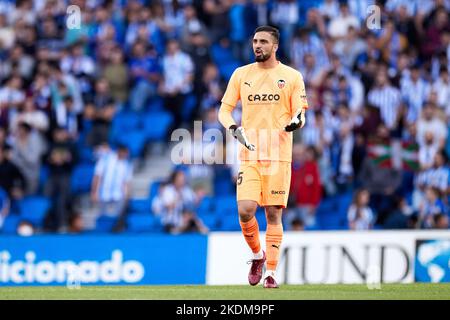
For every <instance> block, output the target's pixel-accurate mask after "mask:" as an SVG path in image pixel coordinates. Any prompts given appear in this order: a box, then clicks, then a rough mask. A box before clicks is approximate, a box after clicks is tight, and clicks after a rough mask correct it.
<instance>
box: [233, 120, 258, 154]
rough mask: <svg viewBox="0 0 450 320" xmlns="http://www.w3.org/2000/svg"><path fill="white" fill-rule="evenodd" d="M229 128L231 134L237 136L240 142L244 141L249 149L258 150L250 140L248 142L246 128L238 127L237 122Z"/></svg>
mask: <svg viewBox="0 0 450 320" xmlns="http://www.w3.org/2000/svg"><path fill="white" fill-rule="evenodd" d="M228 130H229V131H230V133H231V135H232V136H233V137H235V138H236V139H237V140H238V141H239V142H240V143H242V144H243V145H244V146H245V147H246V148H247V149H248V150H250V151H255V150H256V148H255V146H254V145H253V144H251V143H250V142H248V139H247V136H246V135H245V131H244V128H242V127H237V126H236V125H235V124H233V125H232V126H231V127H230V128H229V129H228Z"/></svg>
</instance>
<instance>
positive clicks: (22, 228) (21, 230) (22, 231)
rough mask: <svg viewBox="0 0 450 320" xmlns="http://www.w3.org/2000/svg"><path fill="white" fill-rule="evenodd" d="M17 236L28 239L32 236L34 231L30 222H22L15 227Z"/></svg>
mask: <svg viewBox="0 0 450 320" xmlns="http://www.w3.org/2000/svg"><path fill="white" fill-rule="evenodd" d="M16 232H17V235H19V236H21V237H30V236H32V235H34V233H35V230H34V226H33V224H32V223H31V222H29V221H25V220H22V221H20V222H19V225H18V226H17V231H16Z"/></svg>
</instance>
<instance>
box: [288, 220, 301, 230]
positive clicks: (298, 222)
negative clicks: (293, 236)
mask: <svg viewBox="0 0 450 320" xmlns="http://www.w3.org/2000/svg"><path fill="white" fill-rule="evenodd" d="M290 230H291V231H303V230H305V224H304V223H303V221H302V220H301V219H300V218H294V220H292V222H291V226H290Z"/></svg>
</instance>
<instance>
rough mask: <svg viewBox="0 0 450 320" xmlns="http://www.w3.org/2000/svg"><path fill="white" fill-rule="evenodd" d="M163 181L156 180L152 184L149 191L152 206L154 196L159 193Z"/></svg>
mask: <svg viewBox="0 0 450 320" xmlns="http://www.w3.org/2000/svg"><path fill="white" fill-rule="evenodd" d="M160 185H161V181H159V180H156V181H153V182H152V183H151V184H150V190H149V192H148V200H149V201H150V206H151V205H152V201H153V198H154V197H156V195H157V194H158V190H159V186H160Z"/></svg>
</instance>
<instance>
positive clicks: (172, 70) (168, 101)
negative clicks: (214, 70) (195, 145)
mask: <svg viewBox="0 0 450 320" xmlns="http://www.w3.org/2000/svg"><path fill="white" fill-rule="evenodd" d="M162 64H163V76H164V81H163V82H162V85H161V87H160V92H161V93H162V95H163V96H164V97H165V101H164V103H165V106H166V108H168V109H169V110H170V112H171V113H172V114H173V116H174V123H173V128H172V129H175V128H178V127H179V126H180V124H181V122H182V118H181V111H182V108H183V104H184V100H185V97H186V95H187V94H189V93H191V92H192V89H193V79H194V64H193V62H192V59H191V57H190V56H189V55H188V54H187V53H185V52H183V51H181V50H180V44H179V42H178V41H177V40H175V39H171V40H169V41H168V43H167V50H166V54H165V55H164V57H163V62H162ZM170 131H171V130H170Z"/></svg>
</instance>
